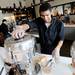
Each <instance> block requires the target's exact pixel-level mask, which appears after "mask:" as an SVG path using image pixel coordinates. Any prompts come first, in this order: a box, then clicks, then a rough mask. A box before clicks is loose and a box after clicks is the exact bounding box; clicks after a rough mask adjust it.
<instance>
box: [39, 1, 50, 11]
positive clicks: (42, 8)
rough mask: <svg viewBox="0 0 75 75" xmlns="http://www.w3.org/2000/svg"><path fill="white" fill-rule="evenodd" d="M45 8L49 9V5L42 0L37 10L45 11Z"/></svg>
mask: <svg viewBox="0 0 75 75" xmlns="http://www.w3.org/2000/svg"><path fill="white" fill-rule="evenodd" d="M46 10H50V11H51V5H50V4H49V3H47V2H44V3H42V4H41V5H40V8H39V12H42V11H46Z"/></svg>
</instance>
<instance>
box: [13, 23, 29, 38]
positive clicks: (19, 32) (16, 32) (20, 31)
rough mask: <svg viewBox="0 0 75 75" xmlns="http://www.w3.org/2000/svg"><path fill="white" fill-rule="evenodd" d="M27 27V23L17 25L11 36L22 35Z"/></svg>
mask: <svg viewBox="0 0 75 75" xmlns="http://www.w3.org/2000/svg"><path fill="white" fill-rule="evenodd" d="M27 29H29V25H28V24H24V25H21V26H17V27H16V29H15V30H14V31H13V32H12V37H13V38H14V39H19V38H22V37H24V35H25V31H26V30H27Z"/></svg>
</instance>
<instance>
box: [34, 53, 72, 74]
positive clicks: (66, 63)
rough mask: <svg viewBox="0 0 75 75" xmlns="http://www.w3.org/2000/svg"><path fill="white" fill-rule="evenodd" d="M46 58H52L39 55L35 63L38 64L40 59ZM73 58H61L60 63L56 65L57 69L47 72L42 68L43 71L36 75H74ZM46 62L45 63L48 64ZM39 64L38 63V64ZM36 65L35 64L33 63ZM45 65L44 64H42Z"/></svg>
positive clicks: (35, 58) (35, 57)
mask: <svg viewBox="0 0 75 75" xmlns="http://www.w3.org/2000/svg"><path fill="white" fill-rule="evenodd" d="M42 56H46V58H47V60H48V59H50V58H52V56H51V55H45V54H37V55H35V56H34V58H33V62H37V61H36V60H38V59H40V57H42ZM47 60H46V61H47ZM71 60H72V58H70V57H63V56H60V58H59V62H58V63H56V64H55V67H54V68H53V69H52V71H51V72H47V69H46V70H44V69H43V68H42V67H41V70H40V71H39V73H38V74H36V75H72V66H71V63H72V61H71ZM46 61H44V62H46ZM37 63H38V62H37ZM33 64H34V65H35V63H33ZM41 64H44V63H41Z"/></svg>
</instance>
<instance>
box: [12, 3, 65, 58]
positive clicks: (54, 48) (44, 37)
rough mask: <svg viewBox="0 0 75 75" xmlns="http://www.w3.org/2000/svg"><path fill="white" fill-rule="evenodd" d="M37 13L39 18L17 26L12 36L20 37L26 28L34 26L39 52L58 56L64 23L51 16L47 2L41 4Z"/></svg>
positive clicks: (62, 38)
mask: <svg viewBox="0 0 75 75" xmlns="http://www.w3.org/2000/svg"><path fill="white" fill-rule="evenodd" d="M39 13H40V17H39V18H36V19H35V20H34V21H33V22H28V23H27V24H24V25H22V26H19V27H18V28H17V29H16V30H15V31H13V32H12V36H13V37H14V38H21V37H23V36H24V34H25V31H26V30H27V29H29V28H30V29H31V28H34V27H35V28H37V29H38V32H39V39H40V45H41V53H44V54H52V55H53V57H58V56H59V52H60V48H61V47H62V44H63V40H64V25H63V23H62V22H61V21H60V20H56V18H52V17H51V6H50V4H49V3H43V4H41V5H40V9H39Z"/></svg>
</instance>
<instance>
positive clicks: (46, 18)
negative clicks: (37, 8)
mask: <svg viewBox="0 0 75 75" xmlns="http://www.w3.org/2000/svg"><path fill="white" fill-rule="evenodd" d="M40 17H41V18H42V19H43V20H44V21H45V23H50V22H51V11H50V10H46V11H41V12H40Z"/></svg>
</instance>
